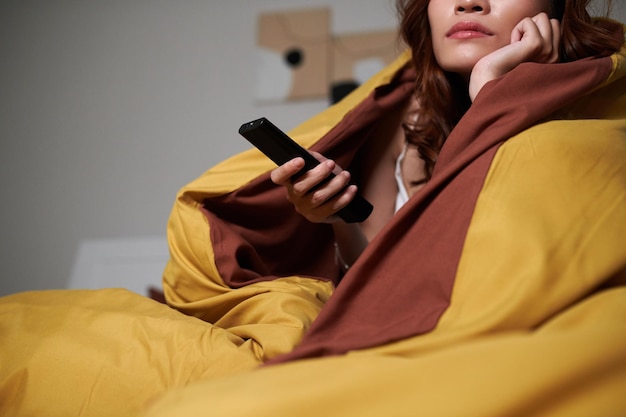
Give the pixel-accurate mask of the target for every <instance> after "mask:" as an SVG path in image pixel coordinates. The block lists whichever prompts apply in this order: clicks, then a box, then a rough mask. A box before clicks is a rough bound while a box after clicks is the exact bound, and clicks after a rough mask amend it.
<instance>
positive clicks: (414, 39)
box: [396, 0, 623, 181]
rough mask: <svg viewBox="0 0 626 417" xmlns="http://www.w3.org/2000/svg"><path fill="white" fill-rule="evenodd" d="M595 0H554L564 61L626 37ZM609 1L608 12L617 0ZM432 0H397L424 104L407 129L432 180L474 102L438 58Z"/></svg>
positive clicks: (608, 49) (604, 50) (614, 47)
mask: <svg viewBox="0 0 626 417" xmlns="http://www.w3.org/2000/svg"><path fill="white" fill-rule="evenodd" d="M520 1H525V0H520ZM590 1H591V0H552V1H551V2H550V3H551V4H550V6H551V7H550V10H549V14H550V17H553V18H556V19H558V20H560V21H561V45H560V51H559V56H560V60H561V62H569V61H575V60H578V59H581V58H586V57H590V56H595V55H608V54H611V53H614V52H616V51H618V50H619V49H620V47H621V45H622V43H623V42H622V41H623V40H620V39H617V38H616V37H615V31H616V29H617V25H618V24H617V23H616V22H612V21H610V20H608V19H603V18H600V19H592V18H591V16H590V15H589V13H588V12H587V6H588V5H589V3H590ZM606 1H607V4H606V6H607V9H606V16H608V11H609V10H610V7H611V0H606ZM428 3H429V0H396V8H397V12H398V15H399V18H400V36H401V37H402V40H403V41H404V42H405V43H406V44H407V45H408V47H409V48H411V50H412V52H413V58H412V64H413V66H414V67H415V68H417V69H418V71H417V78H416V80H415V96H416V98H417V101H418V102H419V104H420V106H419V108H418V109H417V110H416V113H417V114H416V115H417V118H416V120H418V122H417V124H414V125H413V124H408V123H405V125H404V129H405V133H406V137H407V141H408V142H409V143H411V144H413V145H415V146H416V147H417V149H418V151H419V153H420V155H421V157H422V158H423V159H424V161H425V167H424V170H425V175H426V181H428V180H429V179H430V177H431V175H432V172H433V168H434V165H435V162H436V160H437V155H438V154H439V151H440V150H441V147H442V146H443V143H444V142H445V139H446V137H448V135H449V134H450V131H451V130H452V128H453V127H454V126H455V125H456V123H457V122H458V121H459V119H460V118H461V117H462V116H463V114H464V113H465V112H466V111H467V109H468V107H469V106H470V104H471V102H470V99H469V96H468V92H467V86H466V85H465V82H464V81H463V80H462V79H461V78H460V76H458V75H456V74H452V73H449V72H445V71H444V70H443V69H442V68H441V67H440V66H439V64H437V61H436V60H435V54H434V51H433V46H432V36H431V28H430V24H429V22H428ZM423 98H427V100H426V99H423Z"/></svg>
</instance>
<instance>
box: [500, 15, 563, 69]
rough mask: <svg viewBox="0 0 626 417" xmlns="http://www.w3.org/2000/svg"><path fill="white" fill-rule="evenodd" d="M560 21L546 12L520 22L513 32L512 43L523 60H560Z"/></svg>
mask: <svg viewBox="0 0 626 417" xmlns="http://www.w3.org/2000/svg"><path fill="white" fill-rule="evenodd" d="M560 39H561V28H560V23H559V21H558V20H556V19H550V18H549V17H548V15H547V14H546V13H539V14H538V15H536V16H533V17H528V18H525V19H523V20H522V21H521V22H519V23H518V24H517V25H516V26H515V28H514V29H513V32H512V33H511V45H512V46H514V47H515V48H516V52H517V55H518V58H517V59H518V60H519V61H520V63H521V62H538V63H553V62H557V61H558V60H559V44H560Z"/></svg>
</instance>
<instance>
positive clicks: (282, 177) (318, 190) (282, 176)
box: [270, 152, 357, 223]
mask: <svg viewBox="0 0 626 417" xmlns="http://www.w3.org/2000/svg"><path fill="white" fill-rule="evenodd" d="M311 154H312V155H313V156H314V157H315V158H316V159H317V160H318V161H320V164H319V165H318V166H316V167H315V168H313V169H311V170H309V171H307V172H305V173H304V174H302V175H301V176H299V177H298V178H297V179H295V180H293V179H292V177H293V176H294V175H295V174H297V173H298V172H300V170H301V169H302V168H303V167H304V160H303V159H302V158H294V159H292V160H290V161H289V162H287V163H285V164H283V165H281V166H279V167H278V168H276V169H274V170H273V171H272V172H271V175H270V178H271V180H272V182H274V183H275V184H277V185H282V186H284V187H285V188H286V190H287V200H289V201H290V202H291V203H292V204H293V205H294V207H295V210H296V211H297V212H298V213H300V214H301V215H302V216H304V217H305V218H306V219H307V220H309V221H311V222H313V223H334V222H336V221H338V220H339V217H338V216H337V215H336V213H337V211H339V210H341V209H342V208H343V207H345V206H346V205H348V203H349V202H350V201H352V199H353V198H354V196H355V195H356V192H357V187H356V186H355V185H348V183H349V182H350V173H349V172H348V171H344V170H342V169H341V168H339V166H337V164H335V162H334V161H332V160H330V159H326V158H324V157H323V156H322V155H321V154H319V153H317V152H311ZM330 173H334V174H335V177H334V178H333V179H331V180H328V179H327V178H328V176H329V175H330Z"/></svg>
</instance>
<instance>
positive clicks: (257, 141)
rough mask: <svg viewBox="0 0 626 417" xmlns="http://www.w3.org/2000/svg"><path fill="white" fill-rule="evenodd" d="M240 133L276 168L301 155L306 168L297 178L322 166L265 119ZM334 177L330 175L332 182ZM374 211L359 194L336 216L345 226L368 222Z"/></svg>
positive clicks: (248, 123)
mask: <svg viewBox="0 0 626 417" xmlns="http://www.w3.org/2000/svg"><path fill="white" fill-rule="evenodd" d="M239 134H240V135H241V136H243V137H244V138H246V139H247V140H248V142H250V143H251V144H253V145H254V146H255V147H256V148H258V149H259V150H260V151H261V152H263V153H264V154H265V155H266V156H267V157H268V158H270V159H271V160H272V161H274V163H275V164H276V165H283V164H284V163H285V162H287V161H289V160H291V159H293V158H295V157H298V156H299V157H302V158H303V159H304V168H302V170H301V171H300V172H299V173H298V174H297V175H299V174H302V173H304V172H306V171H308V170H309V169H311V168H313V167H315V166H317V165H319V163H320V162H319V161H318V160H317V159H315V158H314V157H313V155H311V154H310V153H309V152H308V151H307V150H306V149H304V148H303V147H302V146H300V145H299V144H297V143H296V142H295V141H294V140H293V139H291V138H290V137H289V136H287V134H286V133H285V132H283V131H282V130H280V129H279V128H278V127H276V126H275V125H274V124H273V123H272V122H270V121H269V120H268V119H266V118H265V117H262V118H260V119H256V120H253V121H251V122H247V123H244V124H242V125H241V127H240V128H239ZM334 175H335V174H332V173H331V174H330V176H329V179H330V178H332V177H334ZM373 208H374V207H373V206H372V204H370V202H369V201H367V200H366V199H364V198H363V197H362V196H360V195H358V194H357V195H356V196H355V197H354V199H353V200H352V201H351V202H350V203H349V204H348V205H347V206H346V207H344V208H342V209H341V210H339V211H338V212H337V215H338V216H339V217H340V218H341V219H342V220H343V221H345V222H346V223H358V222H362V221H364V220H365V219H367V218H368V217H369V215H370V214H371V213H372V210H373Z"/></svg>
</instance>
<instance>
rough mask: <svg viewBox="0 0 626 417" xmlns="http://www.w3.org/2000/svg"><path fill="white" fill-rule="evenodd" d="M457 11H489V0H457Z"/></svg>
mask: <svg viewBox="0 0 626 417" xmlns="http://www.w3.org/2000/svg"><path fill="white" fill-rule="evenodd" d="M455 10H456V12H457V13H488V12H489V0H456V4H455Z"/></svg>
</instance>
